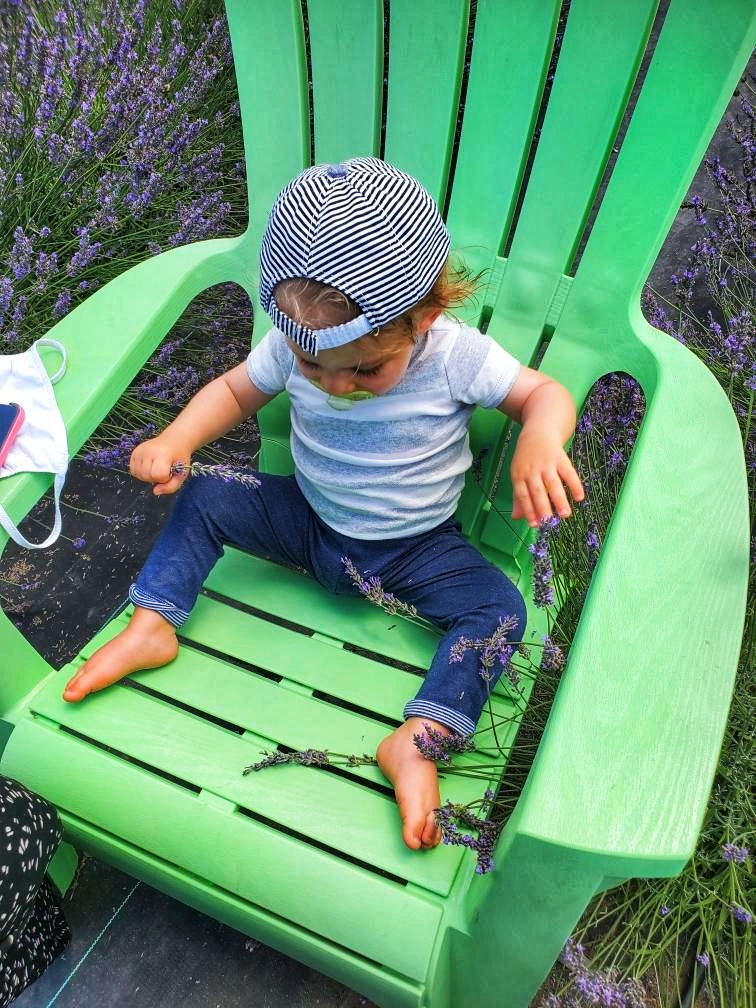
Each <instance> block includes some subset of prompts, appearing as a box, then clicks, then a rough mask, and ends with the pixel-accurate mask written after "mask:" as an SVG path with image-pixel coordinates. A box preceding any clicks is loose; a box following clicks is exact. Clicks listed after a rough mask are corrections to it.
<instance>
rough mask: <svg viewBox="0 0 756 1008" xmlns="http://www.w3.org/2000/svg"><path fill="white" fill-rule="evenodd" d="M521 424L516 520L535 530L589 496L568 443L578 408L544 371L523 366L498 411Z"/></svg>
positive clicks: (515, 482) (514, 476)
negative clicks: (555, 513)
mask: <svg viewBox="0 0 756 1008" xmlns="http://www.w3.org/2000/svg"><path fill="white" fill-rule="evenodd" d="M497 408H498V409H500V410H501V411H502V413H506V415H507V416H509V417H512V419H513V420H516V421H517V422H518V423H520V424H522V430H521V431H520V436H519V437H518V439H517V446H516V448H515V452H514V456H513V458H512V467H511V474H512V491H513V494H514V502H513V507H512V517H513V518H525V519H526V520H527V522H528V523H529V524H530V525H531V527H533V528H535V526H536V525H538V522H539V521H540V520H541V519H542V518H547V517H548V516H549V515H550V514H552V504H553V506H554V509H555V510H556V512H557V514H558V515H559V516H560V517H566V516H567V515H569V514H571V511H570V505H569V503H568V501H567V495H566V493H565V492H564V486H565V485H566V486H567V487H568V488H569V490H570V493H571V494H572V499H573V500H575V501H581V500H582V499H583V497H584V496H585V491H584V490H583V484H582V483H581V482H580V477H579V476H578V474H577V473H576V472H575V468H574V466H573V465H572V462H571V461H570V459H569V457H568V455H567V453H566V452H565V450H564V444H565V443H566V442H567V441H568V440H569V438H570V437H571V436H572V434H573V432H574V430H575V420H576V416H575V405H574V403H573V401H572V398H571V396H570V394H569V392H568V391H567V389H566V388H565V387H564V386H563V385H560V384H559V382H557V381H554V379H553V378H549V376H548V375H545V374H543V372H541V371H534V370H533V369H532V368H529V367H523V368H522V369H521V371H520V374H519V375H518V377H517V381H516V382H515V383H514V385H513V386H512V389H511V390H510V392H509V394H508V395H507V397H506V399H504V400H503V402H501V403H499V406H498V407H497Z"/></svg>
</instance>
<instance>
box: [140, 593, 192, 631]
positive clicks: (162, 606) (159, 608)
mask: <svg viewBox="0 0 756 1008" xmlns="http://www.w3.org/2000/svg"><path fill="white" fill-rule="evenodd" d="M129 601H131V602H133V603H134V605H136V606H141V608H142V609H152V610H153V611H154V612H158V613H160V615H161V616H162V617H163V618H164V619H167V620H168V622H169V623H172V624H173V625H174V626H175V627H180V626H182V625H183V624H184V623H186V621H187V620H188V619H189V613H188V612H186V611H185V610H184V609H179V608H178V606H175V605H174V604H173V603H172V602H166V601H164V600H163V599H159V598H157V597H156V596H155V595H150V594H148V593H147V592H144V591H142V589H141V588H137V586H136V585H135V584H133V585H131V587H130V588H129Z"/></svg>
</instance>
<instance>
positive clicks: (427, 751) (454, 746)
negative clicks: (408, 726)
mask: <svg viewBox="0 0 756 1008" xmlns="http://www.w3.org/2000/svg"><path fill="white" fill-rule="evenodd" d="M412 741H413V742H414V743H415V746H416V748H417V749H418V751H419V752H420V753H421V755H422V756H424V757H425V758H426V759H427V760H432V761H433V762H434V763H443V764H444V765H446V766H448V765H449V763H451V760H452V757H453V756H454V755H456V754H457V753H467V752H474V751H475V743H474V742H473V740H472V737H471V736H470V735H461V734H460V733H459V732H455V731H450V732H449V733H448V734H447V733H445V732H442V731H440V730H439V729H438V728H432V727H431V726H430V725H429V724H427V723H426V722H423V730H422V732H416V733H415V734H414V735H413V736H412Z"/></svg>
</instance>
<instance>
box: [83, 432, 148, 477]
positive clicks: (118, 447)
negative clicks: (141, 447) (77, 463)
mask: <svg viewBox="0 0 756 1008" xmlns="http://www.w3.org/2000/svg"><path fill="white" fill-rule="evenodd" d="M156 432H157V427H156V426H155V424H154V423H148V424H145V426H144V427H139V428H137V429H136V430H133V431H129V432H128V433H126V434H122V435H121V437H120V438H119V439H118V441H117V442H116V443H115V444H114V445H112V446H110V447H108V448H100V449H98V450H97V451H91V452H87V453H86V454H85V455H84V461H85V462H86V463H87V464H88V465H97V466H104V467H105V468H106V469H112V468H113V467H114V466H119V465H127V464H128V461H129V458H130V457H131V453H132V451H133V450H134V448H136V446H137V445H138V444H141V442H142V441H146V440H147V438H151V437H154V435H155V433H156Z"/></svg>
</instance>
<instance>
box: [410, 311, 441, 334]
mask: <svg viewBox="0 0 756 1008" xmlns="http://www.w3.org/2000/svg"><path fill="white" fill-rule="evenodd" d="M440 314H441V309H440V308H434V309H432V310H431V311H429V312H426V313H425V315H422V316H421V317H420V318H419V319H418V322H417V325H416V327H415V334H416V335H417V336H420V335H422V333H424V332H427V331H428V330H429V329H430V327H431V326H432V325H433V323H434V322H435V321H436V319H437V318H438V316H439V315H440Z"/></svg>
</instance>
